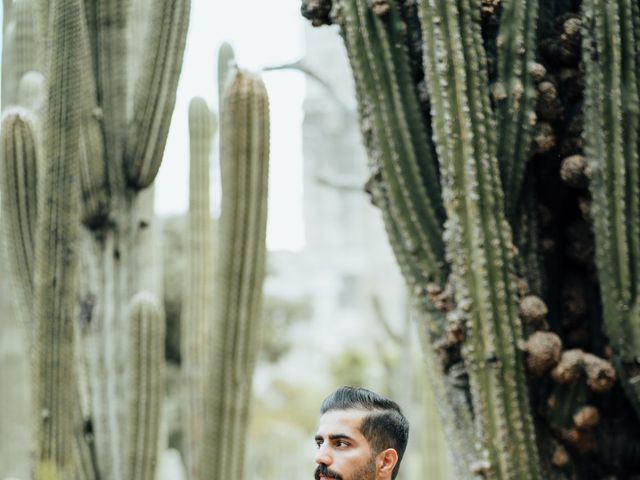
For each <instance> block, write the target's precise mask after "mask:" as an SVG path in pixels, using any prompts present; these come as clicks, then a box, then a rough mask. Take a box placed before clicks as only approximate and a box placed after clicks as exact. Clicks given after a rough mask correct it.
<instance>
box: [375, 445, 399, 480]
mask: <svg viewBox="0 0 640 480" xmlns="http://www.w3.org/2000/svg"><path fill="white" fill-rule="evenodd" d="M396 463H398V452H396V450H395V448H387V449H386V450H383V451H381V452H380V453H379V454H378V461H377V471H378V475H380V476H381V478H391V474H392V473H393V469H394V467H395V466H396Z"/></svg>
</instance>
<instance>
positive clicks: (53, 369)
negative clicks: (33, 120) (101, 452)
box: [34, 0, 83, 480]
mask: <svg viewBox="0 0 640 480" xmlns="http://www.w3.org/2000/svg"><path fill="white" fill-rule="evenodd" d="M82 22H83V14H82V7H81V0H70V1H66V0H65V1H54V2H53V3H52V5H51V24H52V27H53V28H52V32H53V33H52V35H51V49H52V53H53V61H52V62H51V68H50V71H49V76H48V78H49V95H48V99H49V103H48V106H47V114H46V119H45V134H44V145H45V171H44V178H43V180H42V184H41V185H42V187H41V197H40V199H39V204H40V208H39V212H40V214H39V216H38V222H37V228H36V232H37V233H36V245H35V262H34V265H35V270H34V298H35V302H34V303H35V313H34V317H35V322H36V323H35V328H36V339H35V345H34V359H35V372H34V376H35V391H34V408H35V436H36V456H35V462H36V463H35V470H34V471H35V478H36V480H40V479H42V480H44V479H49V478H57V479H58V478H59V479H61V480H66V479H71V478H75V475H76V469H77V468H78V462H79V456H78V453H79V452H78V451H77V450H76V445H75V443H74V430H75V429H79V428H81V425H80V424H77V423H75V422H74V420H75V419H76V418H77V417H76V416H75V413H74V412H73V409H74V408H76V407H77V403H76V401H75V400H74V397H75V396H76V392H77V390H76V388H77V387H76V378H75V372H74V327H73V319H74V316H75V312H76V300H77V282H78V277H77V273H78V268H77V267H78V261H79V230H80V211H79V204H80V203H79V162H80V159H79V140H80V108H81V99H80V96H79V94H80V92H81V89H80V84H81V78H82V75H83V72H82V70H81V68H80V67H81V54H82V52H81V51H80V49H79V45H80V41H79V38H80V31H81V25H82ZM61 119H64V121H61Z"/></svg>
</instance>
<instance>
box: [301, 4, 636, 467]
mask: <svg viewBox="0 0 640 480" xmlns="http://www.w3.org/2000/svg"><path fill="white" fill-rule="evenodd" d="M580 3H582V4H581V5H580ZM302 13H303V14H304V15H305V16H306V17H308V18H309V19H311V21H312V23H313V25H315V26H319V25H322V24H325V23H336V24H338V25H339V26H340V30H341V33H342V36H343V38H344V41H345V45H346V48H347V53H348V55H349V59H350V62H351V66H352V70H353V75H354V78H355V83H356V94H357V97H358V103H359V109H360V122H361V129H362V133H363V137H364V143H365V146H366V147H367V150H368V153H369V158H370V162H371V168H372V176H371V179H370V180H369V182H368V183H367V185H366V190H367V191H368V192H369V193H370V195H371V197H372V201H373V202H374V204H376V205H377V206H378V207H380V209H381V211H382V215H383V219H384V222H385V225H386V229H387V233H388V235H389V238H390V241H391V245H392V247H393V250H394V253H395V255H396V258H397V260H398V263H399V265H400V267H401V270H402V272H403V275H404V276H405V278H406V280H407V283H408V285H409V287H410V289H411V291H412V292H413V294H414V296H415V299H416V304H417V306H418V308H419V309H420V310H421V311H422V313H421V314H420V316H419V318H420V319H421V328H422V329H423V331H424V340H425V341H424V349H425V350H426V356H427V358H428V359H429V363H430V370H431V374H432V381H433V384H434V387H435V391H436V393H437V396H438V397H439V399H440V402H439V403H440V404H441V405H440V407H441V410H442V413H443V417H444V419H445V422H446V423H447V426H446V430H447V432H448V435H449V438H450V442H451V443H452V444H453V445H452V446H453V448H455V450H456V452H457V453H458V454H459V455H458V458H459V461H457V462H456V463H457V470H458V471H457V474H456V478H479V477H482V478H495V479H515V478H518V479H520V478H528V479H541V478H557V479H565V478H593V476H594V475H595V476H600V477H604V476H607V475H619V476H620V475H621V476H625V475H627V476H628V475H632V474H637V473H638V472H640V462H638V461H636V460H634V458H637V451H638V445H640V435H639V434H638V431H640V429H639V426H640V409H639V408H638V405H639V402H638V399H639V398H640V388H639V387H638V385H640V381H638V379H639V378H640V374H639V373H638V372H640V368H638V364H637V358H638V352H640V333H639V332H640V323H639V320H638V319H639V318H640V316H639V315H638V313H637V312H638V311H640V309H639V307H637V303H638V302H637V298H638V293H637V279H636V275H637V270H638V265H640V264H638V262H637V261H636V259H637V258H640V244H639V243H638V232H639V231H640V228H639V227H638V218H637V217H638V215H637V214H638V211H639V207H638V202H639V201H640V200H639V198H640V197H639V194H638V173H637V171H638V165H637V163H638V142H637V129H638V98H639V92H638V87H637V78H638V74H639V73H640V69H639V68H640V65H639V64H638V63H637V55H636V53H637V51H638V43H637V42H638V41H639V40H640V36H639V32H640V21H638V18H640V16H639V15H638V14H639V13H640V11H639V9H638V6H637V5H636V3H635V2H630V1H625V0H620V1H616V2H613V3H611V2H609V3H606V2H599V1H597V0H584V1H583V2H552V1H551V0H527V1H525V2H516V1H511V0H509V1H503V2H485V1H480V0H420V1H419V2H409V1H404V0H382V1H373V2H371V1H368V0H335V1H331V0H324V1H322V0H321V1H311V0H309V1H303V2H302ZM581 37H582V40H581ZM583 87H584V90H583ZM583 98H584V102H583ZM416 112H417V113H416ZM425 133H427V134H428V135H429V136H430V137H431V138H429V137H427V139H428V141H429V142H432V147H431V148H423V149H422V150H417V149H414V150H411V149H410V148H407V145H410V143H409V142H413V143H414V144H416V143H417V142H418V141H420V139H421V138H424V136H425ZM405 139H406V140H405ZM403 140H404V141H405V143H403ZM411 163H413V164H414V166H413V167H412V168H408V167H407V166H408V165H411ZM416 172H420V174H421V175H420V176H417V175H416ZM587 188H588V190H587ZM421 205H422V207H420V206H421ZM442 207H444V214H443V215H442V216H439V215H438V212H439V211H440V208H442ZM429 211H432V212H433V213H434V214H433V215H432V216H428V215H420V212H424V213H428V212H429ZM430 218H431V219H433V220H430V221H429V219H430ZM421 219H423V220H422V221H421ZM591 224H592V225H593V234H595V235H593V236H592V233H591ZM593 237H595V247H594V245H593V241H594V240H593ZM416 240H418V242H416ZM596 271H597V274H596ZM593 298H596V299H599V301H598V302H593V301H589V300H590V299H593ZM543 299H544V300H543ZM600 301H601V306H600V303H599V302H600ZM602 328H604V330H605V331H606V336H604V335H603V334H602V333H600V332H601V329H602ZM563 349H564V351H562V350H563ZM613 365H615V367H616V370H617V374H616V371H614V369H613ZM618 379H619V381H618ZM622 391H624V392H625V393H626V398H625V396H624V395H622V393H621V392H622ZM612 403H615V405H616V406H615V407H612V406H611V405H612ZM634 408H635V411H634ZM599 418H601V419H602V420H600V421H599V422H598V419H599ZM605 418H606V420H605ZM614 424H615V425H626V426H625V428H617V427H612V425H614ZM634 452H636V453H634Z"/></svg>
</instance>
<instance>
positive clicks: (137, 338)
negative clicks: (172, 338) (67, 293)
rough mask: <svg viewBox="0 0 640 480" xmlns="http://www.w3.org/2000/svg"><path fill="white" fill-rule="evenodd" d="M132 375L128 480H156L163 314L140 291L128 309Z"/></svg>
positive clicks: (126, 476)
mask: <svg viewBox="0 0 640 480" xmlns="http://www.w3.org/2000/svg"><path fill="white" fill-rule="evenodd" d="M129 322H130V328H131V336H130V339H131V340H130V345H129V349H130V358H131V364H132V365H131V376H130V391H131V392H132V395H131V399H130V403H129V404H130V418H131V423H130V427H129V433H128V435H127V442H128V444H127V465H126V469H125V471H126V474H125V478H127V479H128V480H138V479H139V480H154V479H155V478H156V466H157V463H158V449H159V443H160V413H161V412H160V410H161V406H162V396H163V393H164V337H165V333H164V332H165V324H164V313H163V312H162V309H161V307H160V305H159V304H158V301H157V299H156V297H155V295H154V294H152V293H149V292H140V293H138V294H136V295H135V296H134V297H133V298H132V299H131V303H130V306H129Z"/></svg>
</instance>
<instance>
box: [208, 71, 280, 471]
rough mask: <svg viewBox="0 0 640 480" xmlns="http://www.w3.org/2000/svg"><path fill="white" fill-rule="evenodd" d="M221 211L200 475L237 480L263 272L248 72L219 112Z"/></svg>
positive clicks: (264, 175)
mask: <svg viewBox="0 0 640 480" xmlns="http://www.w3.org/2000/svg"><path fill="white" fill-rule="evenodd" d="M221 120H222V125H221V133H222V140H221V142H222V157H221V159H220V163H221V173H222V214H221V217H220V223H219V243H218V245H219V246H218V255H217V262H218V264H217V269H216V274H215V295H214V308H215V311H214V322H215V327H214V328H215V329H216V330H215V331H216V343H215V344H214V345H213V354H212V356H211V361H212V363H211V368H210V372H211V374H210V375H211V380H210V384H209V385H210V387H209V388H210V395H209V397H210V398H211V400H212V402H213V404H212V405H211V406H210V407H209V411H210V412H212V415H210V416H208V417H207V418H205V421H206V422H207V429H206V436H207V438H206V440H205V451H206V452H207V455H208V464H207V470H206V471H205V472H203V478H210V479H216V480H222V479H227V478H237V479H241V478H243V468H244V466H243V463H244V451H245V442H246V431H247V419H248V413H249V402H250V398H251V380H252V378H253V369H254V364H255V360H256V355H257V347H258V344H257V342H258V336H259V330H260V319H261V308H262V283H263V279H264V274H265V257H266V221H267V186H268V166H269V163H268V162H269V107H268V99H267V91H266V89H265V86H264V83H263V82H262V80H261V79H260V78H259V77H258V76H255V75H252V74H249V73H245V72H237V73H236V75H235V78H234V80H233V82H232V83H231V84H230V87H229V89H228V90H227V92H226V94H225V99H224V103H223V108H222V114H221Z"/></svg>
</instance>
